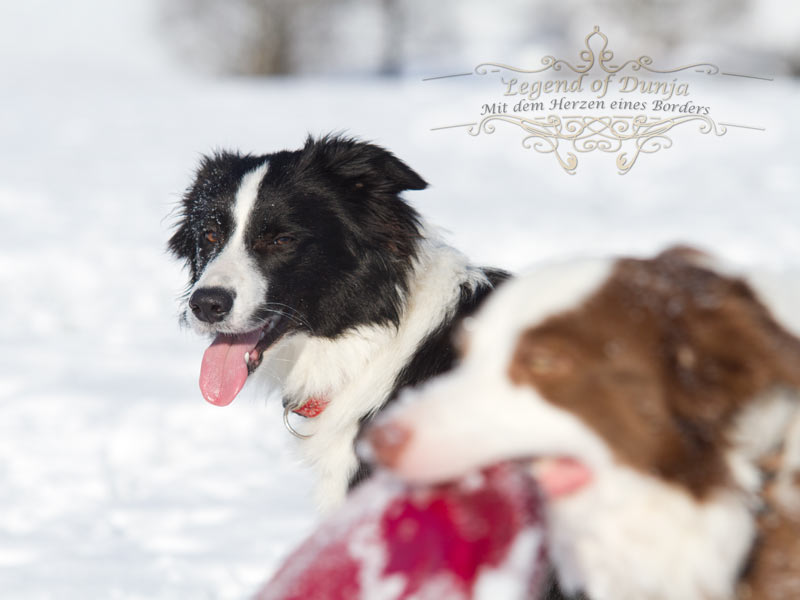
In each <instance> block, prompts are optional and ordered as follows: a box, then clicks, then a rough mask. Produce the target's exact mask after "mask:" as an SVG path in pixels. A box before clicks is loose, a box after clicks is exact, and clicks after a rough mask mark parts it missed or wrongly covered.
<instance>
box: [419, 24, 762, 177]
mask: <svg viewBox="0 0 800 600" xmlns="http://www.w3.org/2000/svg"><path fill="white" fill-rule="evenodd" d="M583 43H584V47H583V49H581V50H580V51H579V52H578V59H577V60H574V61H569V60H564V59H560V58H556V57H555V56H553V55H548V56H545V57H544V58H542V59H541V61H540V62H541V65H542V66H540V67H536V68H532V69H522V68H518V67H514V66H511V65H507V64H503V63H496V62H485V63H481V64H479V65H478V66H476V67H475V69H474V70H473V71H472V72H469V73H455V74H450V75H442V76H438V77H429V78H426V79H424V81H431V80H441V79H449V78H453V77H468V76H475V75H477V76H484V75H489V74H492V73H503V72H508V73H510V74H511V76H510V77H509V78H508V80H506V79H505V78H501V82H502V83H503V85H504V91H503V96H502V100H500V101H496V99H495V101H494V102H490V103H486V104H483V106H482V109H481V117H479V119H480V120H479V121H475V122H467V120H466V119H465V120H464V121H462V122H461V123H460V124H454V125H445V126H442V127H435V128H433V129H434V130H442V129H454V128H467V132H468V133H469V134H470V135H472V136H478V135H480V134H481V133H485V134H492V133H494V131H495V128H496V126H497V124H498V123H508V124H511V125H514V126H516V127H519V128H520V129H521V130H522V131H523V132H524V134H525V135H524V137H523V138H522V146H523V147H524V148H528V149H533V150H536V151H537V152H539V153H543V154H552V155H553V156H554V157H555V159H556V161H557V162H558V164H559V165H560V166H561V168H562V169H564V171H565V172H567V173H569V174H570V175H574V174H575V172H576V170H577V167H578V156H579V155H580V154H582V153H587V152H593V151H599V152H606V153H612V154H616V166H617V169H618V172H619V173H620V174H621V175H624V174H626V173H628V172H629V171H630V170H631V169H632V168H633V166H634V165H635V164H636V162H637V161H638V159H639V157H640V156H642V155H643V154H653V153H656V152H658V151H660V150H663V149H666V148H670V147H672V139H671V138H670V137H669V135H668V134H669V133H670V132H671V131H672V130H673V129H675V128H676V127H680V126H682V125H684V124H686V123H696V124H698V125H699V131H700V133H702V134H713V135H715V136H722V135H725V133H727V131H728V128H729V127H735V128H740V129H750V130H757V131H764V128H763V127H757V126H753V125H749V124H742V123H739V124H735V123H723V122H716V121H715V120H714V119H713V118H711V117H710V116H709V113H710V107H708V106H702V105H699V104H696V103H695V102H694V101H693V100H688V101H686V102H683V103H681V104H679V103H678V102H679V101H680V99H681V97H683V98H685V97H687V96H689V82H688V81H682V82H680V81H679V78H678V77H674V78H671V79H672V81H665V79H670V78H669V77H660V78H659V77H654V78H650V77H648V75H661V76H663V75H665V74H677V73H681V72H685V71H693V72H696V73H701V74H705V75H711V76H713V75H720V76H729V77H735V78H739V79H741V78H745V79H750V80H761V81H772V79H771V78H769V77H763V76H756V75H747V74H742V73H728V72H724V71H720V68H719V67H718V66H717V65H715V64H713V63H710V62H698V63H692V64H685V65H682V66H677V67H671V68H667V67H666V66H664V65H658V66H656V64H655V61H654V60H653V58H651V57H650V56H647V55H642V56H639V57H638V58H631V59H628V60H615V58H614V52H612V51H611V50H610V49H609V47H608V46H609V44H608V37H607V36H606V35H605V34H604V33H603V32H602V31H600V28H599V27H597V26H595V27H594V28H593V30H592V32H591V33H589V35H587V36H586V37H585V38H584V41H583ZM548 71H549V73H546V72H548ZM554 72H561V73H563V74H564V75H566V78H564V77H563V75H562V78H557V77H552V78H551V77H550V76H551V75H553V73H554ZM592 72H593V75H592V74H590V73H592ZM545 73H546V74H545ZM633 73H635V74H636V75H633ZM515 74H519V75H521V76H520V77H519V81H518V78H517V76H515ZM539 74H545V75H542V76H541V78H540V77H537V76H538V75H539ZM526 75H527V76H530V75H533V77H525V76H526ZM595 75H596V76H595ZM612 81H614V82H615V84H614V85H615V86H616V88H617V89H616V93H617V94H621V95H623V96H626V95H628V94H631V93H633V92H637V94H638V96H633V97H631V96H628V98H626V99H625V100H623V99H622V98H614V99H608V100H607V99H606V95H607V93H608V92H609V90H610V83H611V82H612ZM584 86H587V87H584ZM589 93H591V94H594V99H592V100H587V99H586V97H585V96H583V97H581V96H576V95H575V94H589ZM556 94H561V96H560V97H554V96H555V95H556ZM570 95H572V96H570ZM655 96H661V97H660V98H655V99H654V97H655ZM510 97H516V98H515V99H514V100H511V99H508V98H510ZM630 98H633V100H632V101H629V99H630ZM507 99H508V100H507ZM651 99H652V100H651ZM515 100H516V102H515ZM545 101H549V104H550V107H549V111H548V112H545V110H546V109H545ZM670 101H671V102H670ZM606 102H608V103H609V106H608V109H606V104H605V103H606ZM512 105H513V107H512ZM510 107H511V108H510ZM553 111H559V112H560V111H580V112H583V111H589V114H586V115H573V116H564V115H560V114H553ZM610 111H614V112H613V114H609V112H610ZM626 111H629V115H630V116H620V115H619V114H618V113H619V112H626ZM647 111H652V114H650V116H647V115H646V114H645V113H646V112H647ZM520 114H527V116H520ZM535 114H536V115H542V116H533V115H535Z"/></svg>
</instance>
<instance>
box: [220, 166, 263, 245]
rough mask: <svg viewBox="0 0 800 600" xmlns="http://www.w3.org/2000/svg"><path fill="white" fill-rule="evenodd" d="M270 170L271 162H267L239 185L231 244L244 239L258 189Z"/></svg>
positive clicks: (243, 178) (244, 178)
mask: <svg viewBox="0 0 800 600" xmlns="http://www.w3.org/2000/svg"><path fill="white" fill-rule="evenodd" d="M267 169H269V161H265V162H264V164H262V165H261V166H260V167H257V168H255V169H253V170H252V171H250V172H249V173H247V174H246V175H245V176H244V177H242V183H241V184H239V190H238V191H237V192H236V199H235V200H234V203H233V210H232V212H233V226H234V229H233V234H232V236H231V240H230V242H229V244H230V243H232V242H236V241H238V242H241V241H242V240H243V238H244V234H245V231H247V223H248V221H249V220H250V213H252V212H253V207H254V206H255V204H256V200H257V199H258V188H259V186H260V185H261V180H262V179H264V175H266V174H267Z"/></svg>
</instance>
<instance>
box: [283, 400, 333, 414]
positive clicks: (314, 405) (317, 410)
mask: <svg viewBox="0 0 800 600" xmlns="http://www.w3.org/2000/svg"><path fill="white" fill-rule="evenodd" d="M328 402H329V400H328V399H327V398H324V397H323V398H317V397H312V398H309V399H308V400H307V401H306V403H305V404H303V406H301V407H300V408H296V409H294V410H293V411H292V412H293V413H294V414H296V415H300V416H301V417H306V418H307V419H310V418H313V417H317V416H319V415H320V414H321V413H322V411H323V410H325V409H326V408H327V406H328Z"/></svg>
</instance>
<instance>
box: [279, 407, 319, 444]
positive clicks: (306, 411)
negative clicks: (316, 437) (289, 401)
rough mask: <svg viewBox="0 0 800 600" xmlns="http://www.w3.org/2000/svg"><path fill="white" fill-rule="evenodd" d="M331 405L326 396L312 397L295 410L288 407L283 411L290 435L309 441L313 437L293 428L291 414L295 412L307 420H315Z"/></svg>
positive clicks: (284, 422)
mask: <svg viewBox="0 0 800 600" xmlns="http://www.w3.org/2000/svg"><path fill="white" fill-rule="evenodd" d="M329 403H330V400H328V399H327V398H326V397H325V396H312V397H311V398H309V399H308V400H306V401H305V402H304V403H303V404H302V406H300V407H298V408H294V409H293V408H291V407H290V406H289V405H287V406H286V407H285V408H284V409H283V424H284V426H285V427H286V429H287V430H288V431H289V433H291V434H292V435H293V436H294V437H296V438H300V439H302V440H305V439H308V438H310V437H311V435H310V434H308V435H307V434H303V433H300V432H299V431H297V430H296V429H295V428H294V427H292V424H291V423H290V422H289V413H290V412H293V413H294V414H296V415H300V416H301V417H305V418H306V419H313V418H314V417H318V416H319V415H321V414H322V411H324V410H325V409H326V408H327V406H328V404H329Z"/></svg>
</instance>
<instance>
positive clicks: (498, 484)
mask: <svg viewBox="0 0 800 600" xmlns="http://www.w3.org/2000/svg"><path fill="white" fill-rule="evenodd" d="M540 523H541V514H540V508H539V499H538V493H537V491H536V490H535V488H534V486H533V482H532V480H531V479H530V478H529V476H528V475H527V473H526V472H525V471H524V470H523V469H520V468H519V467H517V466H516V465H513V464H510V463H509V464H503V465H498V466H496V467H492V468H491V469H489V470H487V471H485V472H484V473H482V476H477V475H476V476H474V477H472V478H471V479H467V480H464V481H462V482H456V483H452V484H447V485H442V486H435V487H430V488H416V489H415V488H410V487H407V486H404V485H402V484H399V483H398V482H396V481H394V480H393V479H391V478H389V477H388V476H385V475H382V476H379V477H376V478H373V479H372V480H370V481H368V482H366V483H364V484H363V485H362V486H361V487H360V488H359V489H358V490H357V491H356V493H355V494H353V495H352V496H351V498H350V499H349V500H348V502H347V503H346V505H345V506H344V507H343V508H342V510H340V511H339V512H337V513H335V514H333V515H332V516H331V517H330V518H329V519H327V520H326V521H324V522H323V523H322V524H321V526H320V527H319V528H318V529H317V530H316V532H315V533H314V534H313V535H312V536H311V537H310V538H308V539H307V540H306V541H305V542H304V543H303V544H302V545H301V546H300V547H299V548H297V549H296V550H295V551H294V552H293V553H292V554H291V555H290V556H289V558H288V559H287V560H286V561H285V562H284V564H283V565H282V566H281V567H280V568H279V569H278V571H277V572H276V573H275V574H274V576H273V577H272V579H271V580H270V581H269V582H268V583H267V585H266V586H264V588H263V589H262V590H261V592H259V595H258V600H308V599H313V600H373V599H374V598H376V597H379V598H391V599H392V600H404V599H407V598H410V597H412V596H414V595H416V597H421V598H427V597H436V594H437V593H439V591H440V590H441V589H442V588H441V586H442V581H443V580H444V581H446V590H447V593H448V596H447V597H448V598H452V599H453V600H478V599H479V596H477V595H476V594H477V593H479V589H480V586H478V587H476V582H477V581H478V580H479V578H480V577H481V576H482V575H483V574H486V573H491V572H493V571H494V572H495V573H500V574H502V575H503V576H506V573H509V575H507V576H509V577H517V578H522V579H523V581H522V582H521V583H520V582H518V585H517V586H516V587H517V588H518V589H523V590H525V591H524V593H522V594H521V595H520V596H519V597H518V598H514V597H511V598H503V600H521V599H522V598H534V597H536V594H535V592H536V591H537V590H538V588H539V586H540V584H541V582H542V580H543V575H544V570H545V568H544V562H545V561H544V557H543V549H542V546H541V544H538V542H537V543H535V544H533V545H532V546H531V548H530V553H531V556H530V557H523V568H522V571H520V569H519V566H518V565H517V567H516V569H510V568H509V567H508V565H507V564H506V561H508V560H509V551H510V549H511V548H512V544H513V543H514V542H515V540H516V539H517V536H518V535H519V534H520V533H521V532H522V531H531V530H536V531H538V532H539V533H540V534H541V528H540ZM537 539H538V540H541V536H540V537H539V538H537ZM537 544H538V545H537ZM387 590H390V591H387ZM429 595H430V596H429ZM480 600H495V599H494V598H485V599H483V598H480Z"/></svg>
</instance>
